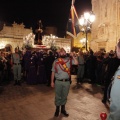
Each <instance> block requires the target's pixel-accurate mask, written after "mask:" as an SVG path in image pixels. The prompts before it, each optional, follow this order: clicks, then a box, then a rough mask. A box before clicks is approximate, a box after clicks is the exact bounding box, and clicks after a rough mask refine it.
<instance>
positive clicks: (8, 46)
mask: <svg viewBox="0 0 120 120" xmlns="http://www.w3.org/2000/svg"><path fill="white" fill-rule="evenodd" d="M5 52H12V46H11V45H10V44H7V45H6V46H5Z"/></svg>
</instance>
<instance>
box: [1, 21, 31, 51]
mask: <svg viewBox="0 0 120 120" xmlns="http://www.w3.org/2000/svg"><path fill="white" fill-rule="evenodd" d="M29 33H32V29H28V28H25V26H24V25H23V23H22V24H17V23H15V22H14V23H13V24H12V26H6V25H4V26H3V29H2V30H1V31H0V49H3V48H6V47H9V48H10V49H11V50H10V51H14V48H15V47H17V46H18V47H19V48H22V46H23V37H25V36H26V35H28V34H29Z"/></svg>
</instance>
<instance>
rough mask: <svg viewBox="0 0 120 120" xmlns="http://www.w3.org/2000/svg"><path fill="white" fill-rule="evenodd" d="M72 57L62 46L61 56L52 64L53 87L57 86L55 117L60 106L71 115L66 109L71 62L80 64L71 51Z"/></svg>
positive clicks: (64, 113)
mask: <svg viewBox="0 0 120 120" xmlns="http://www.w3.org/2000/svg"><path fill="white" fill-rule="evenodd" d="M71 57H72V58H71ZM71 57H67V56H66V51H65V50H64V49H63V48H61V49H60V51H59V58H57V59H56V60H55V61H54V63H53V66H52V75H51V87H54V86H55V105H56V111H55V114H54V116H55V117H58V116H59V109H60V106H61V113H62V114H63V115H64V116H66V117H68V116H69V114H68V113H67V112H66V110H65V105H66V102H67V96H68V93H69V88H70V76H71V74H70V68H71V64H76V65H77V64H78V61H77V59H76V57H74V56H73V53H71ZM54 78H55V83H54Z"/></svg>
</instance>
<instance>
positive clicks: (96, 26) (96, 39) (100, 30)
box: [90, 0, 120, 52]
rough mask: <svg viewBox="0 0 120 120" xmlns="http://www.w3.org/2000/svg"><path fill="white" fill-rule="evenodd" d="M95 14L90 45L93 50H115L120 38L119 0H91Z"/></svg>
mask: <svg viewBox="0 0 120 120" xmlns="http://www.w3.org/2000/svg"><path fill="white" fill-rule="evenodd" d="M92 10H93V12H94V14H95V16H96V20H95V22H94V23H93V24H92V36H91V42H90V47H91V48H92V49H93V50H94V51H98V50H106V51H107V52H109V51H110V50H115V45H116V43H117V41H118V39H119V38H120V0H110V1H108V0H92Z"/></svg>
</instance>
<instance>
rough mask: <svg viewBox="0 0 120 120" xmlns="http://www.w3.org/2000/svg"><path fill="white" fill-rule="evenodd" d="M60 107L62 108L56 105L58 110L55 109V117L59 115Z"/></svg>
mask: <svg viewBox="0 0 120 120" xmlns="http://www.w3.org/2000/svg"><path fill="white" fill-rule="evenodd" d="M59 109H60V106H56V111H55V114H54V116H55V117H58V116H59Z"/></svg>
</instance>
